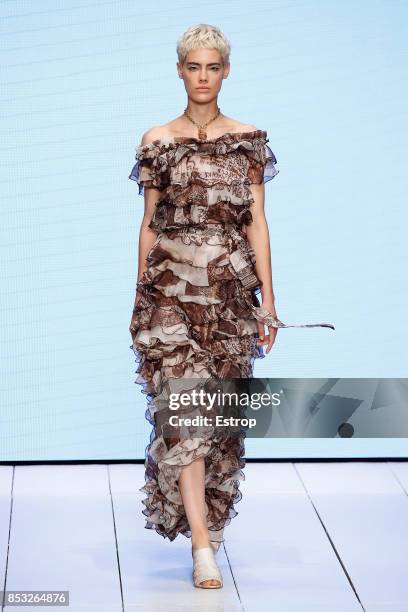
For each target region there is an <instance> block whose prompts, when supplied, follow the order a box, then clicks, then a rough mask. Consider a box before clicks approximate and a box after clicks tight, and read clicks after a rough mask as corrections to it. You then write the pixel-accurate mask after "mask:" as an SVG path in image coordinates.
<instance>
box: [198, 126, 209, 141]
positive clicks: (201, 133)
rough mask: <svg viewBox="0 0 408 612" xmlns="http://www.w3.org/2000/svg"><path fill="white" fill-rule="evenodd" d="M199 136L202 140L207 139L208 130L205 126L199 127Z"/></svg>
mask: <svg viewBox="0 0 408 612" xmlns="http://www.w3.org/2000/svg"><path fill="white" fill-rule="evenodd" d="M198 137H199V139H200V140H206V138H207V132H206V131H205V128H198Z"/></svg>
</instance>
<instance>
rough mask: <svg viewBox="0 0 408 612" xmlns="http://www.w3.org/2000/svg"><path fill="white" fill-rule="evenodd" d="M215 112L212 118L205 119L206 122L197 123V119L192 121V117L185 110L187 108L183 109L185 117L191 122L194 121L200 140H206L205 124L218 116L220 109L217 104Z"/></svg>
mask: <svg viewBox="0 0 408 612" xmlns="http://www.w3.org/2000/svg"><path fill="white" fill-rule="evenodd" d="M217 109H218V110H217V113H216V114H215V115H214V117H213V118H212V119H210V120H209V121H207V123H203V125H200V124H199V123H197V121H194V119H193V118H192V117H190V115H189V114H188V112H187V108H185V109H184V114H185V116H186V117H187V119H190V121H191V122H192V123H194V125H196V126H197V127H198V137H199V139H200V140H206V139H207V132H206V131H205V128H206V127H207V125H208V124H209V123H211V121H214V119H216V118H217V117H218V115H219V114H220V112H221V111H220V109H219V107H218V106H217Z"/></svg>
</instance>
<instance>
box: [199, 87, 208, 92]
mask: <svg viewBox="0 0 408 612" xmlns="http://www.w3.org/2000/svg"><path fill="white" fill-rule="evenodd" d="M197 89H198V91H209V90H210V88H209V87H197Z"/></svg>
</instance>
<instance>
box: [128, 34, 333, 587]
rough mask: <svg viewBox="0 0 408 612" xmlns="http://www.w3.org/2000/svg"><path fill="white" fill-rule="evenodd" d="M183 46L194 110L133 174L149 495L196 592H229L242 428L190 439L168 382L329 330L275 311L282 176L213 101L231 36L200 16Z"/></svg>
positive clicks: (247, 366) (251, 132) (243, 369)
mask: <svg viewBox="0 0 408 612" xmlns="http://www.w3.org/2000/svg"><path fill="white" fill-rule="evenodd" d="M177 53H178V59H179V61H178V63H177V70H178V75H179V78H180V79H182V80H183V82H184V86H185V89H186V92H187V107H186V109H185V111H184V113H183V114H182V115H180V116H179V117H177V118H176V119H174V120H173V121H170V122H169V123H167V124H165V125H163V126H160V127H154V128H152V129H150V130H148V131H147V132H146V133H145V134H144V135H143V138H142V141H141V144H140V145H139V146H138V147H137V153H136V159H137V162H136V164H135V166H134V167H133V169H132V173H131V175H130V177H129V178H130V179H132V180H136V181H137V182H138V184H139V193H140V194H141V195H144V202H145V211H144V217H143V221H142V225H141V229H140V239H139V271H138V282H137V292H136V299H135V307H134V310H133V316H132V321H131V325H130V332H131V335H132V340H133V344H132V346H131V348H132V349H133V351H134V353H135V355H136V357H137V363H138V369H137V370H136V372H137V373H138V374H139V377H138V379H137V380H136V382H137V383H139V384H141V385H143V392H144V393H145V394H147V398H148V409H147V411H146V418H147V419H148V420H149V422H150V423H151V424H152V426H153V430H152V434H151V440H150V444H149V445H148V446H147V448H146V462H145V467H146V473H145V480H146V484H145V486H144V487H142V488H141V489H140V490H141V491H143V492H145V493H147V498H146V499H145V500H144V501H143V503H144V504H145V506H146V508H145V509H144V510H143V513H144V514H145V516H146V517H147V521H146V528H148V529H155V530H156V531H157V532H158V533H159V534H160V535H162V536H163V537H168V538H169V539H170V540H174V538H175V537H176V536H177V535H178V534H179V533H182V534H183V535H185V536H186V537H191V543H192V556H193V564H194V571H193V579H194V584H195V586H197V587H201V588H220V587H222V585H223V583H222V577H221V574H220V571H219V568H218V565H217V563H216V560H215V553H216V552H217V550H218V547H219V545H220V543H221V542H222V541H224V539H223V530H224V527H225V526H226V525H227V524H229V523H230V521H231V519H232V518H233V517H234V516H236V514H237V512H236V510H235V509H234V504H235V503H237V502H238V501H239V500H240V499H241V497H242V495H241V492H240V490H239V481H240V480H243V479H244V474H243V472H242V468H243V467H244V466H245V460H244V458H243V455H244V434H242V435H239V436H235V437H234V436H232V435H231V436H230V435H227V436H226V437H225V438H224V439H222V440H221V441H220V440H219V439H218V440H217V439H216V438H215V437H214V436H213V435H212V433H213V430H212V429H211V428H204V429H203V430H201V433H200V435H199V436H197V435H196V436H194V437H187V438H183V437H182V435H181V429H177V430H174V429H173V430H172V431H170V429H169V428H168V427H167V428H166V425H168V423H169V421H168V418H169V416H170V410H169V402H168V400H169V392H170V386H169V385H171V381H172V380H173V381H175V380H177V381H178V382H182V383H186V384H185V387H184V388H189V389H191V386H189V387H188V385H187V381H189V382H191V381H192V380H193V381H194V380H196V381H198V380H199V379H201V380H203V379H208V378H209V377H217V378H218V379H227V378H229V379H234V378H248V377H252V376H253V363H254V360H255V359H256V358H264V356H265V355H264V353H263V351H262V346H264V345H265V346H266V353H269V352H270V350H271V348H272V346H273V344H274V342H275V338H276V333H277V330H278V328H279V327H318V326H322V327H330V328H332V329H334V327H333V326H332V325H331V324H327V323H317V324H307V325H293V326H288V325H285V324H284V323H282V322H281V321H280V320H279V319H278V318H277V314H276V308H275V296H274V293H273V287H272V271H271V255H270V246H269V234H268V226H267V222H266V219H265V214H264V182H266V181H268V180H270V179H272V178H273V177H274V176H276V174H278V172H279V171H278V170H277V169H276V167H275V163H276V158H275V156H274V154H273V152H272V151H271V149H270V148H269V147H268V145H267V144H266V143H267V142H268V139H267V134H266V132H265V131H263V130H260V129H257V128H256V127H255V126H254V125H248V124H242V123H239V122H238V121H235V120H233V119H231V118H229V117H227V116H225V115H224V114H223V113H222V112H221V111H220V109H219V108H218V103H217V99H218V94H219V91H220V89H221V85H222V81H223V79H226V78H227V77H228V74H229V69H230V64H229V54H230V45H229V43H228V40H227V39H226V37H225V36H224V34H223V33H222V32H220V30H219V29H217V28H216V27H213V26H209V25H206V24H200V25H198V26H195V27H192V28H190V29H189V30H187V32H185V34H184V35H183V36H182V37H181V39H180V40H179V42H178V45H177ZM259 292H260V293H261V294H262V306H260V304H259V301H258V298H257V295H259ZM265 325H266V326H267V329H268V331H267V333H265V331H264V327H265ZM166 431H170V433H169V434H168V435H166Z"/></svg>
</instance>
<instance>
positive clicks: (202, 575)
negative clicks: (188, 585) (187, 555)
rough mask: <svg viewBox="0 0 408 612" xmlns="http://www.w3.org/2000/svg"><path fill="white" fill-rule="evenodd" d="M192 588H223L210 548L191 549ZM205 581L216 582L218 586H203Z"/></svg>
mask: <svg viewBox="0 0 408 612" xmlns="http://www.w3.org/2000/svg"><path fill="white" fill-rule="evenodd" d="M191 552H192V555H193V581H194V586H196V587H199V588H201V589H220V588H221V587H222V586H223V582H222V576H221V572H220V569H219V567H218V565H217V562H216V560H215V555H214V550H213V547H212V546H209V547H205V548H198V549H196V550H194V549H192V551H191ZM206 580H218V581H219V583H220V584H211V585H205V584H202V582H204V581H206Z"/></svg>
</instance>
